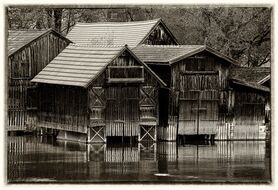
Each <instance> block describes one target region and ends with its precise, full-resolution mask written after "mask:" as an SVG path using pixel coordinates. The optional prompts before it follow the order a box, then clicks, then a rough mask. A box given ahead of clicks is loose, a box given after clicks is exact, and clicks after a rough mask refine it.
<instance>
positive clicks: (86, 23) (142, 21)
mask: <svg viewBox="0 0 278 190" xmlns="http://www.w3.org/2000/svg"><path fill="white" fill-rule="evenodd" d="M159 20H160V18H157V19H151V20H137V21H130V22H124V21H121V22H117V21H115V22H113V21H110V22H106V21H103V22H76V23H75V26H76V25H78V24H80V25H90V24H131V23H134V24H136V23H140V22H141V23H147V22H154V21H159Z"/></svg>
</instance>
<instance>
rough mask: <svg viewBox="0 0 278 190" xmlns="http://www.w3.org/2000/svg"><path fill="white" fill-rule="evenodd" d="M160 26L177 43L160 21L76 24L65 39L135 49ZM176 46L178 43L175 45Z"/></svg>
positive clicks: (79, 42) (78, 42)
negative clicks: (125, 46)
mask: <svg viewBox="0 0 278 190" xmlns="http://www.w3.org/2000/svg"><path fill="white" fill-rule="evenodd" d="M159 24H161V25H162V26H163V27H164V28H165V29H166V31H167V32H168V33H169V35H170V36H171V37H172V38H173V39H174V41H175V42H176V43H177V40H176V38H175V37H174V36H173V34H172V33H171V32H170V30H169V29H168V28H167V27H166V25H165V24H164V23H163V21H162V20H161V19H155V20H147V21H133V22H96V23H77V24H76V25H75V26H74V27H73V29H72V30H71V31H70V32H69V33H68V35H67V38H69V39H70V40H72V41H73V42H74V43H76V44H88V43H91V44H92V45H124V44H127V45H128V46H129V47H135V46H137V45H138V44H140V43H143V41H144V40H145V39H146V38H147V37H148V36H149V35H150V34H151V32H152V31H153V30H154V29H155V28H156V26H158V25H159ZM177 44H178V43H177Z"/></svg>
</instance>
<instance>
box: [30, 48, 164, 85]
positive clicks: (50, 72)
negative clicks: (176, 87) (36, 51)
mask: <svg viewBox="0 0 278 190" xmlns="http://www.w3.org/2000/svg"><path fill="white" fill-rule="evenodd" d="M125 50H127V51H129V52H130V53H131V54H132V55H133V56H134V57H135V58H136V59H137V60H138V62H139V63H141V64H142V65H143V66H144V67H145V68H146V69H147V70H148V71H149V72H151V74H153V75H154V76H155V77H156V78H157V79H158V81H159V82H160V83H161V84H162V85H163V86H166V85H165V83H164V82H163V81H162V80H161V79H160V78H159V77H158V76H157V75H156V74H155V73H154V72H153V71H152V70H151V69H150V68H149V67H148V66H147V65H146V64H145V63H143V62H142V61H140V60H139V59H138V58H137V57H136V55H134V54H133V53H132V51H131V50H130V49H129V48H128V47H127V46H91V45H77V44H70V45H69V46H68V47H66V49H64V50H63V51H62V52H61V53H60V54H59V55H58V56H57V57H56V58H55V59H54V60H52V61H51V62H50V63H49V64H48V65H47V66H46V67H45V68H44V69H43V70H42V71H41V72H40V73H39V74H38V75H37V76H35V78H34V79H33V80H31V82H37V83H48V84H60V85H70V86H80V87H85V88H86V87H88V86H89V84H90V83H91V82H92V81H93V80H94V79H96V78H97V77H98V76H99V75H100V74H101V73H102V72H103V71H104V70H105V69H106V66H107V65H109V64H110V63H111V62H112V61H113V60H114V59H115V58H116V57H118V56H119V55H121V53H122V52H124V51H125Z"/></svg>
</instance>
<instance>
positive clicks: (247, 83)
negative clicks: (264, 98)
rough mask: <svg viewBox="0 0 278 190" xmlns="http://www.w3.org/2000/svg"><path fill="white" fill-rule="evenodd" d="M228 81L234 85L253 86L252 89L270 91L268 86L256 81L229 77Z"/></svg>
mask: <svg viewBox="0 0 278 190" xmlns="http://www.w3.org/2000/svg"><path fill="white" fill-rule="evenodd" d="M230 81H231V82H232V83H234V84H236V85H240V86H245V87H249V88H253V89H256V90H259V91H263V92H270V89H269V88H268V87H266V86H263V85H260V84H258V83H256V82H250V81H244V80H240V79H231V80H230Z"/></svg>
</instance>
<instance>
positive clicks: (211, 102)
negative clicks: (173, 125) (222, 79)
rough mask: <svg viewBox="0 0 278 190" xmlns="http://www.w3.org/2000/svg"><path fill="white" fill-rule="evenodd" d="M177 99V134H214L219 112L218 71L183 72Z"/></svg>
mask: <svg viewBox="0 0 278 190" xmlns="http://www.w3.org/2000/svg"><path fill="white" fill-rule="evenodd" d="M181 79H182V81H184V83H182V84H183V87H182V88H183V89H184V91H181V94H180V99H179V134H185V135H213V134H215V132H216V131H215V130H216V125H217V122H218V112H219V106H218V105H219V90H218V81H219V80H218V73H215V72H211V73H207V74H194V75H192V74H190V73H188V74H183V75H182V76H181Z"/></svg>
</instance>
